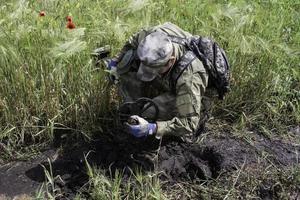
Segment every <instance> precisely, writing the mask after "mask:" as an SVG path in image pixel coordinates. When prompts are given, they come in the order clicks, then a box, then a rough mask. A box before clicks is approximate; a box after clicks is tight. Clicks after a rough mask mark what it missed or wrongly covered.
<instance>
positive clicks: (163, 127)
mask: <svg viewBox="0 0 300 200" xmlns="http://www.w3.org/2000/svg"><path fill="white" fill-rule="evenodd" d="M156 124H157V131H156V134H155V137H156V138H157V139H160V138H161V137H162V136H163V135H165V133H166V132H167V130H168V123H167V122H164V121H160V122H156Z"/></svg>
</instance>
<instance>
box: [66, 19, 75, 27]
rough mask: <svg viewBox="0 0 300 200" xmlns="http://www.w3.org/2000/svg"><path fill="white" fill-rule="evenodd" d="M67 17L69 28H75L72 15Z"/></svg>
mask: <svg viewBox="0 0 300 200" xmlns="http://www.w3.org/2000/svg"><path fill="white" fill-rule="evenodd" d="M66 19H67V21H68V22H67V26H66V27H67V28H68V29H74V28H75V24H74V23H73V21H72V17H71V16H67V17H66Z"/></svg>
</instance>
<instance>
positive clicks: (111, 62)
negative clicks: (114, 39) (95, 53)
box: [107, 59, 118, 70]
mask: <svg viewBox="0 0 300 200" xmlns="http://www.w3.org/2000/svg"><path fill="white" fill-rule="evenodd" d="M117 64H118V62H117V61H116V60H114V59H110V60H109V61H108V64H107V69H108V70H112V69H113V68H116V67H117Z"/></svg>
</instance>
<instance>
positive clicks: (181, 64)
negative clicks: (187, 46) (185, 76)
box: [170, 51, 197, 94]
mask: <svg viewBox="0 0 300 200" xmlns="http://www.w3.org/2000/svg"><path fill="white" fill-rule="evenodd" d="M196 58H197V57H196V55H195V54H194V53H193V52H192V51H187V52H186V53H185V54H184V55H183V56H182V57H181V58H180V59H179V61H178V62H177V64H176V65H175V67H174V68H173V69H172V71H171V81H170V83H171V88H172V91H173V92H174V94H175V93H176V83H177V81H178V79H179V77H180V76H181V75H182V73H183V72H184V70H185V69H186V68H187V67H188V66H189V64H191V62H193V61H194V60H195V59H196Z"/></svg>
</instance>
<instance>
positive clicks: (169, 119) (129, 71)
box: [108, 22, 208, 139]
mask: <svg viewBox="0 0 300 200" xmlns="http://www.w3.org/2000/svg"><path fill="white" fill-rule="evenodd" d="M191 36H192V35H191V34H190V33H188V32H186V31H183V30H182V29H180V28H179V27H178V26H176V25H174V24H172V23H169V22H168V23H165V24H162V25H158V26H155V27H152V28H149V29H147V30H146V29H142V30H141V31H139V32H138V33H137V34H135V35H133V36H132V37H130V39H129V40H128V41H127V42H126V44H125V46H124V47H123V49H122V50H121V52H120V53H119V54H118V55H117V56H115V57H114V58H113V59H111V60H110V62H109V64H108V67H109V69H110V70H112V71H115V72H116V76H117V77H118V81H119V86H118V87H119V90H120V92H121V94H122V96H123V99H124V101H125V102H126V101H134V100H136V99H138V98H140V97H148V98H151V99H152V100H153V101H154V102H155V103H156V105H157V106H158V108H159V116H158V120H157V121H156V122H155V123H150V122H148V121H147V120H145V119H144V117H145V116H147V115H150V114H151V112H153V111H151V109H150V110H149V111H148V113H145V116H136V115H135V116H132V118H133V119H135V120H136V121H138V124H137V125H132V124H128V123H126V128H127V131H128V132H129V133H130V134H132V135H133V136H135V137H147V136H149V135H154V136H155V137H156V138H158V139H159V138H161V137H163V136H165V135H172V136H179V137H183V138H187V136H193V134H194V133H195V132H196V130H197V128H198V124H199V120H200V107H201V99H202V97H203V95H204V92H205V89H206V87H207V84H208V73H207V71H206V69H205V67H204V65H203V63H202V62H201V61H200V60H199V59H198V58H197V57H196V56H195V54H194V53H193V52H192V51H190V50H189V49H187V48H186V47H185V46H184V45H182V44H180V42H176V40H175V41H174V38H185V39H188V38H190V37H191ZM172 38H173V39H172Z"/></svg>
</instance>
